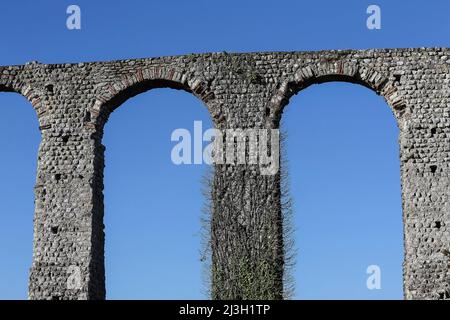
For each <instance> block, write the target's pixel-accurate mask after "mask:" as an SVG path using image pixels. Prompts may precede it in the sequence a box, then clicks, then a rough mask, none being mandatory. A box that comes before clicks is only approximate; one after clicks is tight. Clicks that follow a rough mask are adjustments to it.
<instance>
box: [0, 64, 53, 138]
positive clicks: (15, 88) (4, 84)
mask: <svg viewBox="0 0 450 320" xmlns="http://www.w3.org/2000/svg"><path fill="white" fill-rule="evenodd" d="M0 74H1V69H0ZM0 92H15V93H18V94H20V95H22V96H24V97H25V99H27V100H28V102H30V103H31V106H32V107H33V109H34V110H35V111H36V115H37V117H38V122H39V130H41V131H42V130H44V129H45V124H43V121H42V115H43V114H44V113H45V108H44V104H43V102H42V99H41V96H40V94H39V91H38V90H35V89H34V88H33V87H32V86H31V85H28V84H25V83H23V82H20V81H17V80H10V79H4V78H0Z"/></svg>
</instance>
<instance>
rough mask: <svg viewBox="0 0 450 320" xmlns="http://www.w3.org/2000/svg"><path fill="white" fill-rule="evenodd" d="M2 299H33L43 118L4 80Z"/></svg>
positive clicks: (0, 122) (0, 96)
mask: <svg viewBox="0 0 450 320" xmlns="http://www.w3.org/2000/svg"><path fill="white" fill-rule="evenodd" d="M0 91H2V92H0V149H1V153H0V154H1V157H0V181H1V183H0V194H1V201H0V218H1V221H2V222H1V223H0V261H2V263H1V264H0V299H19V300H22V299H27V298H28V281H29V269H30V267H31V264H32V254H33V216H34V198H35V196H34V185H35V181H36V168H37V158H38V156H37V154H38V148H39V143H40V139H41V136H40V131H39V129H38V128H39V121H38V119H37V117H36V112H35V111H34V110H33V108H30V103H29V101H27V99H26V98H25V97H23V96H22V95H21V94H19V93H16V92H15V90H12V89H11V88H9V87H6V86H3V85H0Z"/></svg>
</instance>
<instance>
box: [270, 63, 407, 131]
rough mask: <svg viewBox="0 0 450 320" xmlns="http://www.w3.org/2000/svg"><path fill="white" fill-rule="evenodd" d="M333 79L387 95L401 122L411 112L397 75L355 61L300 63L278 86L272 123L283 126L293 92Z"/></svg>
mask: <svg viewBox="0 0 450 320" xmlns="http://www.w3.org/2000/svg"><path fill="white" fill-rule="evenodd" d="M332 81H340V82H350V83H355V84H359V85H362V86H364V87H367V88H369V89H371V90H372V91H375V93H376V94H378V95H381V96H382V97H383V98H384V99H385V101H386V102H387V104H388V106H389V107H390V109H391V111H392V112H393V114H394V116H395V118H396V121H397V124H399V121H400V119H402V118H404V117H405V116H406V115H407V114H409V113H410V110H409V109H408V105H407V103H406V101H405V99H403V97H402V95H401V93H400V91H399V90H398V88H397V85H396V81H395V79H393V77H392V78H391V77H389V76H388V75H385V74H383V73H381V72H379V71H376V70H373V69H370V68H367V67H364V66H359V65H358V64H356V63H353V62H347V61H337V62H324V63H317V64H310V65H306V66H301V67H299V68H298V69H296V70H295V71H294V72H293V75H292V76H291V77H289V78H288V79H287V80H285V81H284V82H283V83H282V84H281V85H280V86H279V87H278V89H277V90H276V92H275V94H274V95H273V96H272V99H271V100H270V103H269V106H268V110H267V111H266V113H267V114H269V117H268V119H269V124H268V125H270V126H274V127H278V126H279V123H280V120H281V116H282V113H283V109H284V107H285V106H286V105H287V104H288V103H289V99H290V98H291V97H292V96H293V95H296V94H297V93H299V92H300V91H301V90H303V89H305V88H307V87H309V86H310V85H312V84H320V83H325V82H332ZM399 127H400V126H399Z"/></svg>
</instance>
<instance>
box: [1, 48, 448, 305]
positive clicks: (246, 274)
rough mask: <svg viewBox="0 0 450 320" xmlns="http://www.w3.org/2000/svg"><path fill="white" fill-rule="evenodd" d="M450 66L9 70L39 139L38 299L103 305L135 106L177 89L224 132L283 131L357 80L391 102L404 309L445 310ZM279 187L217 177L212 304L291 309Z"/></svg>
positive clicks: (359, 56)
mask: <svg viewBox="0 0 450 320" xmlns="http://www.w3.org/2000/svg"><path fill="white" fill-rule="evenodd" d="M449 56H450V49H448V48H428V49H427V48H421V49H389V50H362V51H353V50H349V51H320V52H280V53H276V52H274V53H248V54H228V53H210V54H198V55H186V56H175V57H163V58H151V59H135V60H123V61H111V62H92V63H78V64H52V65H44V64H40V63H36V62H32V63H28V64H26V65H22V66H5V67H0V91H14V92H18V93H20V94H22V95H24V96H25V97H27V99H28V100H29V101H30V102H31V104H32V105H33V107H34V109H35V110H36V112H37V116H38V118H39V123H40V130H41V133H42V142H41V145H40V149H39V155H38V172H37V178H36V187H35V198H36V201H35V204H36V209H35V222H34V225H35V227H34V253H33V265H32V267H31V273H30V285H29V296H30V298H31V299H103V298H104V297H105V278H104V231H103V229H104V225H103V214H104V212H103V211H104V210H103V167H104V161H105V160H104V147H103V145H102V135H103V127H104V124H105V123H106V121H107V119H108V116H109V114H110V113H111V112H113V111H114V109H115V108H117V107H119V106H120V105H121V104H122V103H123V102H124V101H125V100H127V99H128V98H130V97H132V96H134V95H136V94H139V93H141V92H144V91H147V90H150V89H154V88H160V87H170V88H175V89H180V90H186V91H188V92H191V93H192V94H194V95H195V96H197V97H198V98H199V99H200V100H201V101H203V103H204V104H205V107H206V108H208V110H209V112H210V114H211V117H212V119H213V122H214V124H215V126H216V127H217V128H220V129H225V128H278V126H279V123H280V119H281V117H282V113H283V108H284V106H286V105H287V104H288V102H289V98H290V97H291V96H292V95H294V94H296V93H298V92H299V91H300V90H302V89H304V88H306V87H307V86H309V85H312V84H317V83H322V82H327V81H347V82H353V83H356V84H359V85H364V86H366V87H368V88H370V89H372V90H374V91H375V92H377V93H378V94H380V95H382V96H383V97H384V98H385V99H386V101H387V106H389V107H390V108H391V110H392V113H393V116H395V118H396V120H397V123H398V126H399V129H400V136H399V147H400V157H401V159H400V160H401V168H399V170H401V184H402V200H403V221H404V239H405V242H404V246H405V260H404V266H403V267H404V293H405V298H407V299H449V298H450V269H449V263H450V257H449V256H448V254H446V252H448V251H450V196H449V195H450V193H449V188H450V174H449V164H450V100H449V97H450V58H449ZM280 180H281V179H280V174H279V173H278V174H275V175H272V176H271V175H261V174H260V172H259V170H258V168H257V167H255V166H252V165H234V166H233V165H216V166H215V170H214V177H213V180H212V188H211V198H212V218H211V220H212V221H211V237H212V239H211V247H212V288H211V292H212V297H213V298H214V299H231V298H233V299H234V298H236V299H281V298H283V296H284V293H283V287H284V261H285V254H286V253H285V250H284V243H283V241H284V239H283V215H282V211H281V202H282V199H281V190H280ZM149 245H150V246H151V244H149ZM447 250H448V251H447ZM78 274H79V276H80V279H81V281H79V282H77V281H76V278H74V275H78ZM74 279H75V280H74Z"/></svg>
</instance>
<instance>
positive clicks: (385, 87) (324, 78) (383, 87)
mask: <svg viewBox="0 0 450 320" xmlns="http://www.w3.org/2000/svg"><path fill="white" fill-rule="evenodd" d="M309 74H311V73H309ZM380 78H381V77H380ZM330 82H335V83H336V82H341V83H349V84H350V85H349V86H353V84H357V85H358V86H356V87H359V89H361V90H364V91H367V90H365V89H364V88H368V89H369V90H370V91H372V92H367V93H366V94H372V95H373V93H376V94H378V95H381V96H382V97H383V98H384V100H385V101H386V102H388V101H391V100H389V97H392V95H390V94H386V92H395V91H393V90H394V89H392V88H393V86H395V84H394V83H392V84H391V80H389V79H388V78H384V80H382V78H381V80H380V81H379V83H380V85H379V86H375V85H374V84H373V83H368V82H366V81H363V78H362V77H361V75H360V74H359V73H356V76H354V77H351V76H349V75H345V74H344V75H342V74H333V73H331V74H321V75H319V74H315V75H314V76H310V77H308V78H306V79H303V80H301V81H295V80H293V81H287V82H286V86H285V89H283V90H280V91H279V92H280V93H281V91H282V92H283V95H282V96H283V99H278V100H277V101H278V102H279V103H278V104H277V106H278V109H277V110H278V112H279V113H278V114H277V118H276V119H275V125H280V122H282V123H283V124H284V123H285V120H286V118H285V117H286V115H285V114H284V113H285V112H286V111H287V110H285V107H286V106H287V105H288V104H289V105H291V104H293V103H295V102H294V101H290V98H291V97H292V96H294V95H296V94H298V93H303V92H304V91H308V90H304V89H306V88H309V87H310V86H312V85H313V84H324V83H328V84H330ZM361 86H362V87H364V88H361ZM322 87H323V88H322ZM389 88H391V89H389ZM314 89H315V91H316V92H317V91H319V90H320V91H321V92H324V89H326V87H324V86H314ZM373 96H375V95H373ZM386 96H387V97H388V98H386ZM397 96H398V97H399V94H398V93H397ZM280 97H281V96H280ZM299 98H301V95H300V97H299ZM316 98H317V97H316ZM375 98H377V97H376V96H375ZM296 99H298V98H296ZM380 100H381V101H382V99H380ZM311 101H312V103H313V102H314V101H315V100H311ZM311 101H310V103H311ZM338 101H339V100H338ZM395 101H398V102H396V104H395V106H396V107H393V106H392V101H391V103H389V102H388V103H387V104H388V108H389V109H390V111H392V113H393V115H394V119H395V120H396V121H395V122H396V124H397V128H396V129H399V130H398V131H397V130H395V131H396V132H397V133H398V134H400V132H401V126H400V125H399V121H401V120H402V119H403V117H404V116H405V115H407V113H408V109H407V107H406V104H405V103H404V101H403V99H401V98H398V99H397V100H395ZM336 102H337V101H336ZM296 104H298V103H296ZM378 104H379V103H378ZM381 104H384V103H383V102H382V103H381ZM300 108H301V106H300ZM337 109H339V108H337ZM292 110H294V109H291V108H289V111H292ZM297 110H298V109H297ZM385 111H386V112H389V111H387V109H386V110H385ZM297 112H298V111H297ZM283 116H284V117H283ZM325 118H326V116H325ZM289 119H292V114H291V115H289ZM309 121H311V122H314V120H313V119H310V120H309ZM297 126H299V124H298V123H296V127H297ZM287 136H288V140H289V139H290V138H292V137H291V136H290V132H287ZM310 137H311V135H308V133H307V132H306V134H305V136H304V138H306V139H309V138H310ZM330 139H333V138H330ZM395 146H396V150H397V152H396V156H397V160H400V158H399V157H398V156H399V150H400V148H399V144H398V142H395ZM297 147H298V146H296V148H297ZM322 148H323V147H322ZM319 149H320V148H319ZM283 155H286V153H284V154H283ZM330 158H333V157H332V156H330ZM290 160H291V158H289V159H288V161H290ZM296 161H298V157H297V160H296ZM317 162H320V161H317ZM320 163H321V165H323V163H322V162H320ZM332 166H333V165H332ZM296 167H297V165H296ZM319 167H321V166H319ZM307 168H309V170H310V171H315V169H313V166H310V167H307ZM401 169H402V168H401V162H400V163H399V166H398V169H397V167H396V168H395V171H397V174H396V177H397V176H398V177H400V173H401ZM299 170H305V167H304V166H302V167H301V168H300V169H299ZM306 170H307V171H308V169H306ZM400 179H401V178H400ZM400 179H398V184H397V187H398V188H399V191H400V192H401V180H400ZM289 180H290V181H292V180H293V179H292V178H290V179H289ZM302 181H305V179H304V177H303V180H302ZM293 200H294V204H295V202H296V201H295V198H294V199H293ZM398 200H401V194H400V193H398ZM322 201H324V202H326V201H325V199H322ZM398 204H399V207H398V209H399V212H398V213H399V215H398V216H397V217H396V219H397V218H398V220H397V222H398V221H400V219H401V218H400V217H402V216H403V214H402V212H401V211H402V208H401V201H399V202H398ZM299 213H300V214H302V213H304V212H303V211H299V212H296V213H295V215H296V216H297V215H298V214H299ZM402 225H403V228H404V222H403V223H402ZM398 226H400V225H398ZM403 234H404V230H402V231H401V236H402V239H403ZM398 235H400V234H398ZM302 245H305V243H303V244H302ZM402 245H403V247H402V253H404V250H405V242H404V240H403V241H402ZM330 247H332V246H331V245H330ZM402 258H403V260H404V259H405V256H404V255H403V254H402ZM398 267H399V268H398V270H400V269H401V265H400V264H399V266H398ZM364 272H365V270H362V274H363V277H364ZM364 281H365V279H364ZM363 285H364V282H363ZM375 291H376V290H375ZM316 298H317V297H316ZM319 298H320V297H319ZM327 299H328V297H327Z"/></svg>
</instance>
